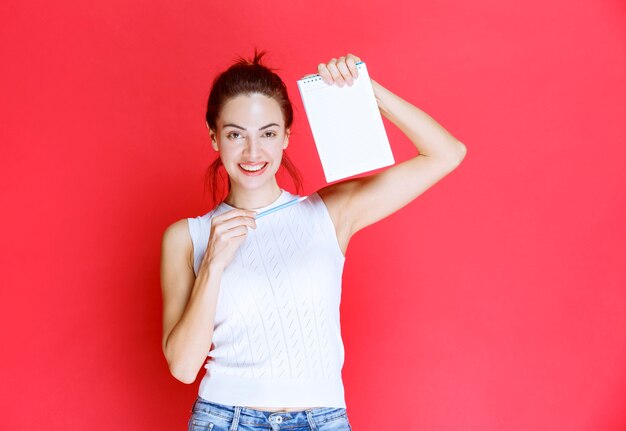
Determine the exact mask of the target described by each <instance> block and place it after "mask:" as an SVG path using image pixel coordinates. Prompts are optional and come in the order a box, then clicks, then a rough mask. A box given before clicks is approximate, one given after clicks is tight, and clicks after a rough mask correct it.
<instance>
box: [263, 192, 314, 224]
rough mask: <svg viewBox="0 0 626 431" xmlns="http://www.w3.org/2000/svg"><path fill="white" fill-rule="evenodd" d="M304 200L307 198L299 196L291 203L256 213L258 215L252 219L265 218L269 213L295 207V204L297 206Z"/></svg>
mask: <svg viewBox="0 0 626 431" xmlns="http://www.w3.org/2000/svg"><path fill="white" fill-rule="evenodd" d="M306 198H308V196H301V197H299V198H296V199H294V200H291V201H289V202H285V203H284V204H280V205H278V206H276V207H274V208H270V209H268V210H265V211H261V212H260V213H258V214H257V215H256V216H255V217H254V218H255V219H258V218H260V217H263V216H266V215H268V214H271V213H273V212H275V211H278V210H282V209H283V208H287V207H289V206H291V205H295V204H297V203H298V202H302V201H303V200H305V199H306Z"/></svg>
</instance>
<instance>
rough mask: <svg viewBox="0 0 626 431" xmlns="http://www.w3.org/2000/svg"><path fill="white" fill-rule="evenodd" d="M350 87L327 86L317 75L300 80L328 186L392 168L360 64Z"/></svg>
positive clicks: (381, 122) (377, 111)
mask: <svg viewBox="0 0 626 431" xmlns="http://www.w3.org/2000/svg"><path fill="white" fill-rule="evenodd" d="M356 67H357V70H358V77H357V78H356V79H354V81H353V83H352V85H349V83H348V85H344V86H339V85H335V84H327V83H326V82H324V81H323V79H322V77H321V76H320V75H319V74H316V75H309V76H307V77H304V78H302V79H300V80H298V89H299V90H300V95H301V97H302V102H303V104H304V109H305V112H306V115H307V118H308V120H309V125H310V126H311V131H312V133H313V139H314V140H315V146H316V147H317V151H318V154H319V156H320V160H321V162H322V168H323V170H324V175H325V176H326V181H327V182H332V181H336V180H340V179H343V178H347V177H350V176H353V175H357V174H361V173H363V172H368V171H371V170H374V169H378V168H382V167H385V166H389V165H392V164H394V163H395V161H394V158H393V154H392V152H391V147H390V146H389V140H388V139H387V133H386V132H385V127H384V125H383V121H382V117H381V115H380V112H379V110H378V105H377V104H376V98H375V96H374V90H373V89H372V84H371V82H370V78H369V74H368V72H367V68H366V66H365V63H364V62H362V61H361V62H359V63H357V64H356Z"/></svg>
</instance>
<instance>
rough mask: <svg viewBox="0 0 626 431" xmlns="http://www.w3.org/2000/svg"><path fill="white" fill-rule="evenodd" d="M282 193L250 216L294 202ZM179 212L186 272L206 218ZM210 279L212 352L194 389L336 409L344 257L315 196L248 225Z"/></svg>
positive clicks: (271, 403)
mask: <svg viewBox="0 0 626 431" xmlns="http://www.w3.org/2000/svg"><path fill="white" fill-rule="evenodd" d="M297 197H298V196H297V195H293V194H291V193H289V192H287V191H286V190H282V193H281V195H280V196H279V198H278V199H277V200H276V201H274V202H273V203H272V204H270V205H268V206H266V207H264V208H259V209H255V211H257V212H260V211H263V210H266V209H269V208H273V207H275V206H277V205H280V204H282V203H285V202H288V201H290V200H292V199H295V198H297ZM231 209H233V207H231V206H230V205H227V204H226V203H224V202H222V203H221V204H219V205H218V206H217V207H216V208H215V209H214V210H213V211H210V212H209V213H207V214H205V215H203V216H199V217H196V218H189V219H188V222H189V231H190V233H191V238H192V241H193V249H194V271H195V273H196V275H197V274H198V270H199V267H200V263H201V262H202V258H203V256H204V254H205V252H206V247H207V243H208V238H209V233H210V230H211V218H212V217H213V216H216V215H219V214H222V213H223V212H225V211H228V210H231ZM256 224H257V228H256V229H249V230H248V236H247V237H246V240H245V241H244V243H243V244H242V245H241V247H240V248H239V250H238V251H237V253H236V255H235V257H234V259H233V261H232V262H231V263H230V264H229V265H228V266H227V267H226V269H225V270H224V273H223V275H222V281H221V284H220V290H219V296H218V302H217V308H216V315H215V326H214V332H213V344H212V349H211V350H210V352H209V356H208V359H207V361H206V364H205V365H204V368H206V373H205V375H204V377H203V378H202V381H201V382H200V388H199V391H198V395H199V396H200V397H202V398H204V399H206V400H209V401H213V402H216V403H220V404H226V405H239V406H252V407H254V406H260V407H343V408H345V407H346V404H345V399H344V389H343V382H342V376H341V369H342V367H343V362H344V348H343V342H342V339H341V329H340V324H339V304H340V300H341V277H342V272H343V266H344V260H345V258H344V256H343V254H342V252H341V249H340V248H339V244H338V242H337V236H336V233H335V227H334V225H333V222H332V220H331V218H330V215H329V213H328V210H327V209H326V205H325V204H324V202H323V200H322V199H321V197H320V196H319V195H318V194H317V193H313V194H312V195H310V196H309V197H308V198H307V199H305V200H304V201H302V202H300V203H297V204H295V205H292V206H290V207H287V208H284V209H281V210H278V211H276V212H274V213H272V214H269V215H267V216H265V217H261V218H259V219H258V220H257V222H256Z"/></svg>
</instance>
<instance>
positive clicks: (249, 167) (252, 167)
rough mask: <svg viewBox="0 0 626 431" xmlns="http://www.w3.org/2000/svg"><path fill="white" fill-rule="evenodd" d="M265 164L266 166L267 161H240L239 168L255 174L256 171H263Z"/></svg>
mask: <svg viewBox="0 0 626 431" xmlns="http://www.w3.org/2000/svg"><path fill="white" fill-rule="evenodd" d="M266 166H267V162H262V163H254V164H244V163H240V164H239V169H241V170H242V171H243V172H245V173H246V174H256V173H260V172H261V171H263V170H264V169H265V167H266Z"/></svg>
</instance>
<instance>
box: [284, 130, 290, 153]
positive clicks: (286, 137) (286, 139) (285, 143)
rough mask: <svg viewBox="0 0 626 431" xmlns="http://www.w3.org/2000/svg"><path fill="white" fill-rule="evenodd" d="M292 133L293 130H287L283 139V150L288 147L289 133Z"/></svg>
mask: <svg viewBox="0 0 626 431" xmlns="http://www.w3.org/2000/svg"><path fill="white" fill-rule="evenodd" d="M290 134H291V130H290V129H287V130H285V139H284V140H283V150H284V149H286V148H287V146H288V145H289V135H290Z"/></svg>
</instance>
